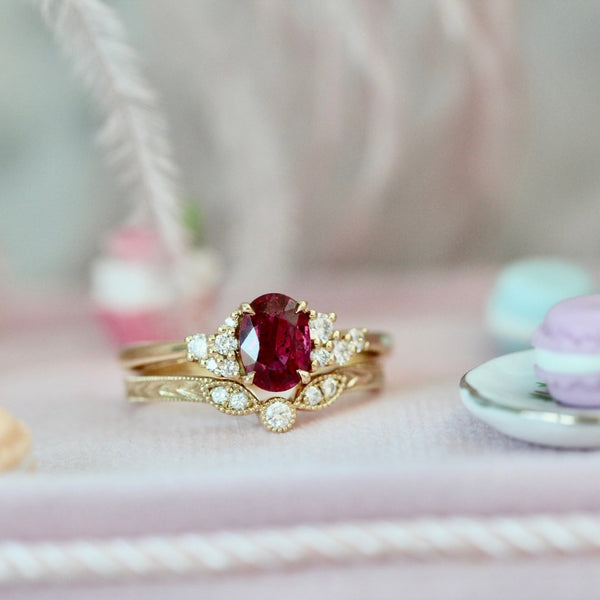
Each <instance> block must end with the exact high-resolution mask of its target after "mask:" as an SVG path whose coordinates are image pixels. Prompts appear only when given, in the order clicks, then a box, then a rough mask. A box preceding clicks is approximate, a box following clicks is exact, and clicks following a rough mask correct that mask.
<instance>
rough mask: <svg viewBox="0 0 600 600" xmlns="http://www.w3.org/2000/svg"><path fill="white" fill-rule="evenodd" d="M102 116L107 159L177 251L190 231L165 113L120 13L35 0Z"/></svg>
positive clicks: (74, 2) (76, 0)
mask: <svg viewBox="0 0 600 600" xmlns="http://www.w3.org/2000/svg"><path fill="white" fill-rule="evenodd" d="M33 1H34V3H35V4H36V5H37V6H39V8H40V10H41V11H42V14H43V16H44V19H45V21H46V23H47V24H48V26H49V27H50V29H51V30H52V31H53V33H54V35H55V37H56V39H57V41H58V42H59V44H60V45H61V46H62V48H63V49H64V51H65V52H66V54H67V55H68V56H69V57H70V59H71V61H72V62H73V64H74V67H75V71H76V73H77V74H78V75H79V77H80V78H81V79H82V81H83V83H84V85H85V86H86V87H87V89H88V90H89V92H90V93H91V95H92V96H93V98H94V100H95V101H96V103H97V104H98V106H99V108H100V111H101V113H102V116H103V124H102V127H101V129H100V132H99V134H98V139H99V141H100V143H101V145H102V146H103V147H104V148H105V150H106V159H107V161H108V163H109V164H110V165H111V166H113V167H114V168H115V170H116V172H117V175H118V179H119V181H120V182H121V183H122V184H123V185H124V186H125V187H126V189H127V190H129V191H130V192H131V195H132V199H133V210H134V212H135V213H136V214H138V213H142V214H144V213H147V214H148V215H149V216H150V217H151V218H153V219H154V221H155V222H156V228H157V230H158V231H159V233H160V235H161V237H162V239H163V241H164V244H165V248H166V250H167V252H168V253H169V254H170V255H171V256H172V257H179V256H180V255H181V254H182V252H183V249H184V244H185V242H184V239H185V236H184V232H183V227H182V224H181V218H180V204H179V199H178V194H177V191H178V187H179V186H178V185H177V180H178V173H177V169H176V167H175V165H174V163H173V159H172V152H171V147H170V143H169V140H168V136H167V130H166V124H165V120H164V118H163V116H162V114H161V111H160V110H159V108H158V103H157V101H156V97H155V95H154V93H153V91H152V90H151V89H150V88H149V86H148V84H147V83H146V81H145V80H144V78H143V76H142V74H141V72H140V69H139V67H138V63H137V60H136V56H135V54H134V52H133V50H132V49H131V47H130V46H129V45H128V44H127V42H126V41H125V31H124V28H123V26H122V25H121V23H120V22H119V20H118V18H117V16H116V15H115V13H114V12H113V11H112V10H111V9H110V8H109V7H108V6H106V5H105V4H104V3H103V2H101V0H33Z"/></svg>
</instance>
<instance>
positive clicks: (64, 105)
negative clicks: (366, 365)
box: [0, 0, 600, 289]
mask: <svg viewBox="0 0 600 600" xmlns="http://www.w3.org/2000/svg"><path fill="white" fill-rule="evenodd" d="M109 4H110V5H111V6H112V7H113V8H114V9H115V11H116V13H117V15H118V16H119V18H120V19H122V20H123V21H124V23H125V25H126V28H127V33H128V37H129V41H130V42H131V44H132V46H133V47H134V48H135V49H136V50H137V51H138V53H139V55H140V57H141V58H142V67H143V71H144V73H145V74H146V76H147V78H148V79H149V81H150V82H151V84H152V86H153V87H154V88H155V90H156V91H157V93H158V96H159V97H160V99H161V105H162V107H163V108H164V111H165V114H166V118H167V120H168V122H169V125H170V130H171V134H172V143H173V147H174V154H175V159H176V162H177V164H178V165H179V166H180V168H181V171H182V179H183V188H184V191H183V194H184V195H185V198H186V200H190V201H191V202H193V203H195V204H196V205H197V206H198V207H199V209H200V212H201V220H202V231H203V234H202V235H203V242H204V243H205V244H206V245H207V246H208V247H210V248H212V249H214V250H215V251H217V252H218V253H219V255H220V256H221V257H222V260H223V264H224V265H225V271H226V272H228V273H231V274H234V275H233V276H234V277H235V278H236V281H237V282H238V287H243V286H244V281H243V279H240V278H243V273H250V276H251V277H254V278H259V279H260V280H261V283H263V284H264V286H267V285H270V284H271V281H280V280H281V279H280V278H281V276H282V273H287V274H289V273H290V272H293V273H302V272H307V271H317V270H325V271H331V270H332V269H334V268H335V269H336V272H340V270H351V271H353V272H354V271H356V270H361V269H362V270H364V269H369V270H372V269H374V268H377V269H381V270H384V271H390V270H391V271H393V272H394V273H398V272H403V271H406V270H412V269H419V268H423V267H431V266H434V267H435V266H446V265H448V264H482V263H484V264H487V263H500V262H502V261H505V260H507V259H511V258H515V257H518V256H521V255H524V254H536V253H540V254H547V253H551V254H559V255H562V256H565V257H569V258H585V259H587V260H590V259H592V258H595V256H596V255H597V253H598V251H599V250H600V248H599V246H600V238H599V236H598V235H597V231H596V223H595V219H594V218H593V216H594V215H596V214H598V206H599V198H598V191H599V189H600V169H599V168H598V162H599V161H598V148H599V147H600V114H599V112H600V104H599V103H598V98H599V97H600V71H599V70H598V68H597V57H598V56H600V36H598V23H599V18H600V3H596V2H587V1H584V0H581V1H572V2H569V3H565V2H548V1H547V0H530V1H528V2H524V3H518V5H517V4H514V3H512V2H508V1H490V2H486V3H481V2H477V1H472V2H466V1H462V0H454V1H450V0H439V1H426V2H419V3H415V2H406V1H400V2H384V1H371V0H362V1H360V0H356V1H353V2H341V1H339V2H336V1H331V2H322V1H321V0H308V1H304V0H303V1H291V2H287V1H286V2H284V1H276V0H273V1H268V0H260V1H259V0H257V1H255V2H243V3H240V2H237V1H234V0H202V1H201V2H197V1H192V0H181V1H178V2H176V3H173V2H167V1H166V0H149V1H147V2H135V1H133V0H116V1H114V2H110V3H109ZM0 88H1V90H2V91H1V93H0V165H1V168H0V248H1V253H2V262H3V269H4V272H5V273H10V274H12V276H11V281H14V282H16V283H17V285H27V284H28V283H31V282H38V283H39V282H52V283H58V284H63V283H64V284H66V285H72V284H74V283H75V284H77V283H81V282H87V278H88V273H89V268H90V262H91V260H92V258H93V257H94V256H96V255H97V254H98V253H99V251H100V248H101V246H102V240H103V239H104V237H105V236H106V234H107V232H108V231H110V230H111V229H114V228H115V227H117V226H118V225H119V224H120V223H121V222H122V220H123V219H124V218H125V217H126V215H128V214H130V213H131V210H132V206H131V200H130V199H129V198H128V197H127V194H126V193H124V192H123V191H122V190H121V189H120V188H119V187H118V186H117V185H116V183H115V181H114V176H113V172H112V171H111V169H110V168H109V167H107V166H105V164H104V162H103V158H102V151H101V149H99V148H98V147H97V146H96V145H95V144H94V136H95V132H96V130H97V129H98V125H99V116H98V112H97V110H96V108H95V106H94V101H93V99H92V98H91V97H90V95H89V94H88V93H87V92H86V91H85V90H84V88H83V86H82V85H81V83H80V81H79V80H77V79H76V78H75V77H74V76H73V74H72V69H71V65H70V63H69V60H68V59H66V58H65V56H63V55H62V53H61V52H60V49H59V47H58V45H57V44H56V43H55V41H54V40H53V38H52V35H51V33H50V32H49V31H48V30H47V28H46V27H45V25H44V22H43V20H42V18H41V16H40V14H39V11H38V10H37V8H36V6H35V5H33V4H30V3H28V2H23V1H20V0H8V1H6V2H2V3H1V4H0ZM249 267H250V269H249ZM252 267H254V268H252ZM259 267H260V268H259ZM258 272H260V274H257V273H258ZM263 280H264V281H263ZM261 289H266V288H265V287H263V286H261Z"/></svg>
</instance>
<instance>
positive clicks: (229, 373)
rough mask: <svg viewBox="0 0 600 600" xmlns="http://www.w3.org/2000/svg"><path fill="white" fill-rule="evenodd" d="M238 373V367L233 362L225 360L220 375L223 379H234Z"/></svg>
mask: <svg viewBox="0 0 600 600" xmlns="http://www.w3.org/2000/svg"><path fill="white" fill-rule="evenodd" d="M239 373H240V365H238V364H237V362H236V361H235V360H225V361H223V364H222V365H221V375H223V377H235V376H236V375H239Z"/></svg>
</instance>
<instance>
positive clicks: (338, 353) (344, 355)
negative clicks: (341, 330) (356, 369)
mask: <svg viewBox="0 0 600 600" xmlns="http://www.w3.org/2000/svg"><path fill="white" fill-rule="evenodd" d="M333 356H334V358H335V360H336V362H337V364H338V365H345V364H346V363H347V362H348V361H349V360H350V358H351V357H352V348H351V347H350V343H349V342H347V341H346V340H338V341H337V342H336V343H335V344H334V345H333Z"/></svg>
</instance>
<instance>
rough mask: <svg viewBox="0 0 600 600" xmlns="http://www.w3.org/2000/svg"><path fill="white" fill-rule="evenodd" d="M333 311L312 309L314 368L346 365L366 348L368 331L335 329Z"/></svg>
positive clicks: (312, 358) (311, 357)
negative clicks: (324, 311) (319, 311)
mask: <svg viewBox="0 0 600 600" xmlns="http://www.w3.org/2000/svg"><path fill="white" fill-rule="evenodd" d="M335 319H336V316H335V314H333V313H329V314H325V313H316V312H314V311H311V313H310V321H309V323H308V326H309V328H310V337H311V339H312V341H313V350H312V352H311V354H310V359H311V361H312V367H313V369H317V368H319V367H328V366H330V365H340V366H342V365H345V364H346V363H347V362H348V361H349V360H350V359H351V358H352V357H353V356H354V355H355V354H358V353H359V352H362V351H363V350H365V348H366V344H367V342H366V337H365V336H366V331H365V330H364V329H350V330H349V331H347V332H346V333H342V332H341V331H338V330H335V329H334V327H333V323H334V322H335Z"/></svg>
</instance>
